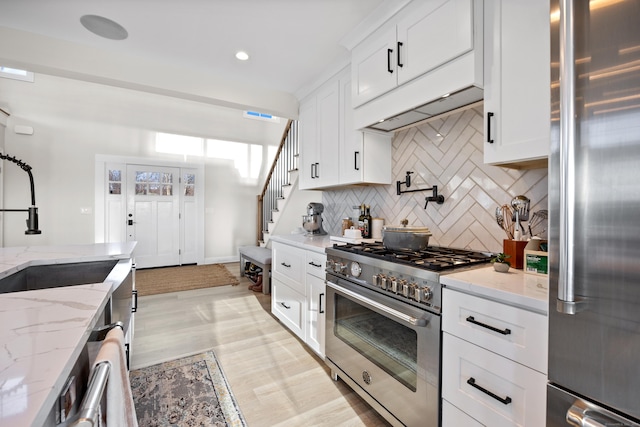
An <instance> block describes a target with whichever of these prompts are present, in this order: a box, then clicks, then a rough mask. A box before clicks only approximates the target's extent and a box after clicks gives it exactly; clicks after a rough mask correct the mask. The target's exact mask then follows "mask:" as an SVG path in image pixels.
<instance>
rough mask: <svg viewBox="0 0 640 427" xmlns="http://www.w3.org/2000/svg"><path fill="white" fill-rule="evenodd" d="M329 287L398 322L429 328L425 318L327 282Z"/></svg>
mask: <svg viewBox="0 0 640 427" xmlns="http://www.w3.org/2000/svg"><path fill="white" fill-rule="evenodd" d="M327 285H328V286H330V287H332V288H333V289H335V290H336V291H337V292H339V293H341V294H344V295H345V296H348V297H349V298H352V299H354V300H356V301H358V302H359V303H361V304H363V305H366V306H368V307H370V308H374V309H376V310H378V311H381V312H383V313H386V314H388V315H389V316H391V317H393V318H394V319H396V320H398V321H401V322H404V323H408V324H409V325H413V326H420V327H424V326H427V324H428V323H429V322H428V320H427V319H425V318H416V317H413V316H409V315H408V314H405V313H402V312H400V311H398V310H395V309H393V308H391V307H387V306H386V305H384V304H380V303H379V302H377V301H374V300H372V299H371V298H367V297H365V296H363V295H360V294H359V293H357V292H353V291H351V290H349V289H345V288H343V287H342V286H340V285H338V284H335V283H332V282H330V281H327Z"/></svg>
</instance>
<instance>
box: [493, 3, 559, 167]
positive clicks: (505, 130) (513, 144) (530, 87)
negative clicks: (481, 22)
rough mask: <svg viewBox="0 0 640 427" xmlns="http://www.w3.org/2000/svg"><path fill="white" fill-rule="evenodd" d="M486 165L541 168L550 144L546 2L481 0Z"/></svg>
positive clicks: (547, 4)
mask: <svg viewBox="0 0 640 427" xmlns="http://www.w3.org/2000/svg"><path fill="white" fill-rule="evenodd" d="M484 28H485V71H484V76H485V85H484V97H485V98H484V110H485V120H484V121H485V123H484V126H485V142H484V162H485V163H488V164H493V165H501V166H508V167H536V166H545V165H546V159H547V158H548V156H549V141H550V120H551V118H550V106H551V102H550V16H549V2H544V1H531V0H485V26H484Z"/></svg>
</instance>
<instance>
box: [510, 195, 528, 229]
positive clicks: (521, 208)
mask: <svg viewBox="0 0 640 427" xmlns="http://www.w3.org/2000/svg"><path fill="white" fill-rule="evenodd" d="M530 204H531V201H530V200H529V199H528V198H527V197H525V196H516V197H514V198H513V200H511V207H512V208H513V220H514V221H515V222H516V227H518V228H520V229H521V230H522V234H525V233H526V232H525V231H524V226H523V225H522V223H521V221H529V205H530ZM516 212H517V213H518V215H517V216H516Z"/></svg>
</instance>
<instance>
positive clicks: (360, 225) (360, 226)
mask: <svg viewBox="0 0 640 427" xmlns="http://www.w3.org/2000/svg"><path fill="white" fill-rule="evenodd" d="M364 209H365V206H364V203H363V204H361V205H360V216H359V217H358V229H359V230H360V232H361V234H362V237H364V235H365V234H364Z"/></svg>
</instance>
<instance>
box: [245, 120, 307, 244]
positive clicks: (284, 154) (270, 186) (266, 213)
mask: <svg viewBox="0 0 640 427" xmlns="http://www.w3.org/2000/svg"><path fill="white" fill-rule="evenodd" d="M298 149H299V145H298V122H297V121H295V120H289V122H288V123H287V126H286V127H285V129H284V132H283V134H282V139H281V140H280V145H279V146H278V151H277V152H276V155H275V158H274V160H273V164H272V165H271V169H270V170H269V174H268V175H267V178H266V180H265V184H264V187H263V189H262V193H260V194H259V195H258V215H257V224H256V225H257V227H256V230H257V234H256V241H257V244H258V245H259V244H260V242H261V241H262V240H263V239H264V231H265V230H268V227H269V223H270V222H271V221H272V220H273V212H276V211H277V210H278V200H279V199H282V198H283V186H285V185H289V184H290V183H289V171H292V170H297V169H298V152H299V151H298Z"/></svg>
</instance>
